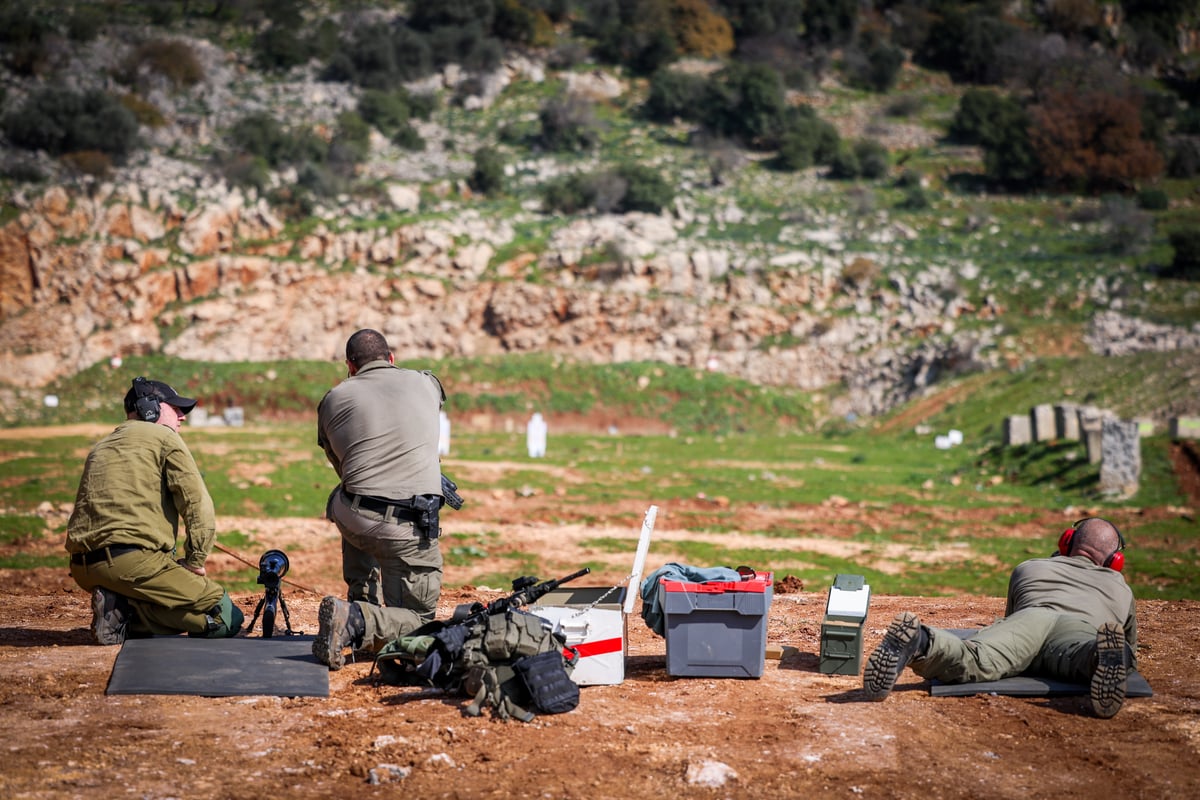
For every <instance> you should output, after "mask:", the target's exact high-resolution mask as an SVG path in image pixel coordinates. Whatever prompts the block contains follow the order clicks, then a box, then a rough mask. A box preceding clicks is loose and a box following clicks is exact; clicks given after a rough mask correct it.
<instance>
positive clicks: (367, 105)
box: [358, 87, 409, 136]
mask: <svg viewBox="0 0 1200 800" xmlns="http://www.w3.org/2000/svg"><path fill="white" fill-rule="evenodd" d="M358 113H359V114H360V115H361V116H362V118H363V119H364V120H366V121H367V122H368V123H369V124H371V125H374V126H375V129H376V130H378V131H379V132H380V133H382V134H383V135H384V136H392V135H393V134H394V133H395V132H396V131H397V130H399V129H400V128H402V127H405V126H407V125H408V118H409V109H408V92H407V90H405V89H404V88H403V87H400V88H398V89H394V90H391V91H389V90H386V89H368V90H367V91H365V92H363V94H362V97H360V98H359V100H358Z"/></svg>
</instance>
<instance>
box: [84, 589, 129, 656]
mask: <svg viewBox="0 0 1200 800" xmlns="http://www.w3.org/2000/svg"><path fill="white" fill-rule="evenodd" d="M108 605H109V593H108V590H107V589H96V590H93V591H92V636H93V637H94V638H95V639H96V644H99V645H103V646H105V647H109V646H112V645H119V644H124V643H125V633H126V631H127V625H128V621H127V620H124V619H121V618H120V617H119V615H120V612H119V611H118V610H117V607H116V602H115V601H114V602H113V603H112V608H108V607H107V606H108ZM110 615H111V616H113V617H114V618H115V620H110V619H109V617H110Z"/></svg>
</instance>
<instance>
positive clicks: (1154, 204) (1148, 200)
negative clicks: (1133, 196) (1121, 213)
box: [1138, 189, 1171, 211]
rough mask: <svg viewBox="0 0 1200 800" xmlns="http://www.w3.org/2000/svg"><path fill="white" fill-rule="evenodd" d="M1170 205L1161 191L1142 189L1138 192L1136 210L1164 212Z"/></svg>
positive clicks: (1164, 193)
mask: <svg viewBox="0 0 1200 800" xmlns="http://www.w3.org/2000/svg"><path fill="white" fill-rule="evenodd" d="M1170 205H1171V203H1170V200H1169V199H1168V198H1167V193H1166V192H1164V191H1163V190H1162V189H1143V190H1142V191H1140V192H1138V208H1140V209H1142V210H1144V211H1166V210H1167V208H1168V207H1169V206H1170Z"/></svg>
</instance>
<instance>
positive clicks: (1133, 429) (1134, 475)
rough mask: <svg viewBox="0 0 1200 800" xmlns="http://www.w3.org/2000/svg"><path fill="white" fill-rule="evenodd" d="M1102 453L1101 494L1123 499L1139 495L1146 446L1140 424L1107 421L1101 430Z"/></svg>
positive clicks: (1126, 421)
mask: <svg viewBox="0 0 1200 800" xmlns="http://www.w3.org/2000/svg"><path fill="white" fill-rule="evenodd" d="M1101 450H1102V455H1101V458H1100V492H1101V494H1106V495H1115V496H1117V497H1120V498H1128V497H1132V496H1133V495H1135V494H1137V490H1138V485H1139V480H1140V478H1141V473H1142V447H1141V437H1140V436H1139V435H1138V424H1137V422H1135V421H1133V420H1122V419H1115V418H1108V419H1105V420H1104V424H1103V428H1102V430H1101Z"/></svg>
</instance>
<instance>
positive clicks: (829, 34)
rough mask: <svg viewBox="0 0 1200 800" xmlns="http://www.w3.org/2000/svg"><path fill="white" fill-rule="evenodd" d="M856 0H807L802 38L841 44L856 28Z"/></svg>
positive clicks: (851, 37) (851, 35)
mask: <svg viewBox="0 0 1200 800" xmlns="http://www.w3.org/2000/svg"><path fill="white" fill-rule="evenodd" d="M858 6H859V3H858V0H807V1H806V2H805V3H804V38H805V39H808V40H809V41H811V42H814V43H816V44H821V45H843V44H845V43H846V42H849V41H850V40H851V39H853V38H854V32H855V31H856V30H857V28H858Z"/></svg>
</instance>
